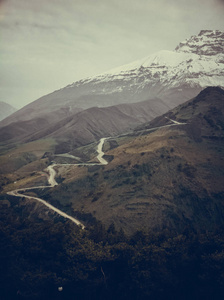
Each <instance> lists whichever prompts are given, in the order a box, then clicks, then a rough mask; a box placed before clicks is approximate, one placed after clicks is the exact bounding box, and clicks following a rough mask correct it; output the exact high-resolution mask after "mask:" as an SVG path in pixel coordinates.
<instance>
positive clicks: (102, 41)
mask: <svg viewBox="0 0 224 300" xmlns="http://www.w3.org/2000/svg"><path fill="white" fill-rule="evenodd" d="M223 13H224V1H223V0H0V101H5V102H7V103H9V104H11V105H13V106H15V107H17V108H20V107H22V106H24V105H25V104H27V103H29V102H31V101H34V100H36V99H37V98H39V97H41V96H43V95H44V94H47V93H50V92H52V91H54V90H56V89H59V88H62V87H64V86H66V85H68V84H70V83H72V82H74V81H76V80H79V79H82V78H85V77H88V76H92V75H96V74H99V73H102V72H104V71H107V70H109V69H112V68H114V67H118V66H120V65H123V64H126V63H129V62H132V61H134V60H137V59H141V58H142V57H145V56H148V55H150V54H152V53H154V52H156V51H159V50H173V49H174V48H175V47H176V46H177V45H178V44H179V42H181V41H183V40H185V39H186V38H189V37H190V36H192V35H194V34H198V33H199V31H200V30H201V29H220V30H224V21H223V15H224V14H223Z"/></svg>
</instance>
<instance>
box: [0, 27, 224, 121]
mask: <svg viewBox="0 0 224 300" xmlns="http://www.w3.org/2000/svg"><path fill="white" fill-rule="evenodd" d="M208 86H220V87H222V88H224V32H221V31H219V30H202V31H201V32H200V33H199V35H195V36H192V37H191V38H189V39H187V40H186V41H184V42H181V43H180V44H179V45H178V46H177V47H176V49H175V50H174V51H166V50H163V51H159V52H157V53H154V54H152V55H150V56H148V57H145V58H143V59H140V60H138V61H135V62H132V63H130V64H127V65H124V66H121V67H119V68H115V69H112V70H110V71H108V72H105V73H102V74H99V75H98V76H95V77H89V78H85V79H82V80H79V81H76V82H74V83H72V84H70V85H68V86H66V87H65V88H62V89H60V90H58V91H55V92H53V93H51V94H49V95H46V96H44V97H42V98H40V99H38V100H36V101H34V102H32V103H31V104H29V105H27V106H26V107H24V108H23V109H22V110H20V111H18V113H16V114H14V115H13V118H14V119H13V121H16V120H24V119H26V120H27V119H31V118H32V117H33V116H34V115H35V116H36V114H37V113H38V114H39V115H41V113H42V114H43V113H49V112H52V111H55V110H62V109H64V110H65V109H69V111H71V110H73V111H74V110H77V109H81V110H82V109H87V108H90V107H93V106H97V107H107V106H111V105H117V104H121V103H135V102H140V101H144V100H149V99H155V98H157V99H158V105H159V101H160V100H159V99H161V100H162V101H163V103H164V101H165V103H166V105H167V107H169V108H170V109H171V108H173V107H175V106H176V105H178V104H180V103H183V102H185V101H186V100H188V99H191V98H193V97H195V96H196V95H197V94H198V93H199V92H200V91H201V90H202V89H204V88H206V87H208ZM163 103H162V104H163ZM161 113H162V112H161ZM163 113H164V112H163ZM11 121H12V120H11V119H10V120H7V119H6V120H5V122H4V124H7V123H9V122H11Z"/></svg>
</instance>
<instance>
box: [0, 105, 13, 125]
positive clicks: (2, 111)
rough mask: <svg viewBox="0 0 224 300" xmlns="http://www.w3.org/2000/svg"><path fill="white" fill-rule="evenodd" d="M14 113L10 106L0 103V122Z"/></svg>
mask: <svg viewBox="0 0 224 300" xmlns="http://www.w3.org/2000/svg"><path fill="white" fill-rule="evenodd" d="M15 111H16V109H15V108H14V107H12V106H11V105H10V104H8V103H5V102H2V101H0V121H1V120H3V119H5V118H6V117H8V116H10V115H11V114H13V113H14V112H15Z"/></svg>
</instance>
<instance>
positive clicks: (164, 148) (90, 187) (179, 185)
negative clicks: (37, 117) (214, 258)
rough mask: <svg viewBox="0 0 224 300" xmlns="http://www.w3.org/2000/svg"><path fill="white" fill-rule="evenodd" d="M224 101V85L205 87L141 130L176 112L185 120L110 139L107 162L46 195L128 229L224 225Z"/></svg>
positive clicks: (65, 179) (75, 174)
mask: <svg viewBox="0 0 224 300" xmlns="http://www.w3.org/2000/svg"><path fill="white" fill-rule="evenodd" d="M223 104H224V94H223V91H222V90H221V89H218V88H217V89H215V88H214V89H207V90H205V91H204V92H202V93H201V94H199V96H198V97H196V98H195V99H193V100H191V101H189V102H188V103H186V104H185V105H182V106H179V107H178V108H176V109H175V110H173V111H170V112H169V113H168V114H166V115H164V116H162V117H159V118H158V119H155V120H154V121H153V122H152V123H151V124H146V125H145V127H143V128H141V130H143V129H148V128H150V126H151V127H153V126H164V125H167V124H173V122H172V121H170V119H174V120H176V121H179V122H187V124H186V125H176V126H171V127H163V128H160V129H157V130H155V131H153V132H149V131H147V130H146V131H145V132H144V130H143V131H141V135H140V136H137V137H136V136H135V137H132V138H131V137H130V136H129V141H128V142H127V141H126V142H125V141H119V140H120V139H119V138H117V139H114V140H108V142H107V144H106V145H105V149H109V148H110V147H111V145H113V146H112V148H113V147H114V145H117V147H116V146H115V148H113V149H111V150H109V151H107V152H106V154H107V155H108V157H110V160H111V159H112V158H113V159H112V161H110V163H109V164H108V165H107V166H104V167H97V168H95V169H94V168H88V169H87V168H86V167H84V171H80V170H81V168H80V167H74V168H73V171H72V173H71V172H70V173H66V170H65V171H64V173H63V174H61V175H62V183H61V184H60V185H59V186H57V187H55V188H54V189H52V190H50V191H49V192H48V193H47V194H46V195H45V197H47V199H49V201H53V202H54V203H55V204H56V205H60V206H63V205H67V204H70V205H72V208H73V209H74V211H78V212H82V213H84V214H86V213H90V214H91V215H92V216H94V217H95V218H96V219H98V220H101V221H102V222H103V223H104V224H105V225H106V226H109V225H110V224H111V223H114V224H115V226H116V228H117V229H119V228H122V229H124V230H125V232H126V233H129V234H130V233H133V232H134V231H135V230H136V229H141V228H147V229H150V230H154V231H159V230H162V229H164V228H169V229H170V230H174V231H181V230H183V229H184V228H186V227H193V228H194V229H196V230H202V229H214V228H215V227H216V226H217V225H223V222H224V206H223V196H224V190H223V180H224V171H223V170H224V161H223V157H224V155H223V154H224V132H223V122H224V108H223V107H224V105H223ZM119 144H122V145H120V146H118V145H119ZM72 174H73V175H72ZM44 193H45V192H44ZM57 203H58V204H57Z"/></svg>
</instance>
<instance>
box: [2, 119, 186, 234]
mask: <svg viewBox="0 0 224 300" xmlns="http://www.w3.org/2000/svg"><path fill="white" fill-rule="evenodd" d="M166 118H167V117H166ZM167 119H168V118H167ZM169 120H170V121H171V122H172V123H173V124H169V125H164V126H160V127H156V128H151V129H145V130H141V131H139V133H141V132H142V131H152V130H155V129H159V128H163V127H169V126H176V125H186V124H187V123H180V122H177V121H175V120H172V119H169ZM129 134H130V133H126V134H122V135H120V136H125V135H129ZM118 137H119V136H118ZM107 139H110V137H104V138H101V139H100V141H99V144H98V146H97V153H98V155H97V159H98V161H99V163H78V164H53V165H49V166H48V167H47V171H48V173H49V177H48V183H49V185H46V186H34V187H29V188H20V189H16V190H13V191H10V192H7V194H8V195H10V196H15V197H20V198H21V197H24V198H26V199H31V200H36V201H39V202H41V203H42V204H44V205H45V206H47V207H48V208H49V209H51V210H53V211H55V212H56V213H58V214H59V215H61V216H62V217H64V218H66V219H69V220H71V221H72V222H73V223H75V224H76V225H78V226H80V227H81V228H82V229H84V228H85V226H84V224H82V223H81V222H80V221H79V220H77V219H76V218H73V217H71V216H69V215H68V214H66V213H65V212H63V211H61V210H60V209H58V208H56V207H54V206H53V205H51V204H50V203H48V202H46V201H45V200H43V199H41V198H38V197H33V196H28V195H25V194H23V193H24V192H26V191H29V190H34V189H46V188H52V187H54V186H56V185H58V183H57V181H56V180H55V176H56V171H55V170H54V167H56V166H63V165H73V166H90V165H107V164H108V162H107V161H106V160H105V159H104V158H103V156H104V152H103V150H102V149H103V145H104V142H105V140H107ZM20 192H23V193H20Z"/></svg>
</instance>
